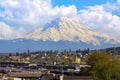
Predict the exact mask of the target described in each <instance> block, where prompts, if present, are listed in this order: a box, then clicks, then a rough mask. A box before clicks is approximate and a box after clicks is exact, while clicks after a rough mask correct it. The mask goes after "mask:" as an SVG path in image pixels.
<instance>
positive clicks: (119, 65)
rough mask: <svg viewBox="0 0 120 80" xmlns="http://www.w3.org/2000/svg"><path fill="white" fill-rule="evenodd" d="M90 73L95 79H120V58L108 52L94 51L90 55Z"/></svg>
mask: <svg viewBox="0 0 120 80" xmlns="http://www.w3.org/2000/svg"><path fill="white" fill-rule="evenodd" d="M87 64H88V65H90V67H89V68H88V69H87V71H88V73H89V74H90V75H92V76H93V78H94V80H120V60H119V58H118V59H117V58H114V57H113V56H111V55H110V54H107V53H106V52H100V51H94V52H93V53H92V54H90V55H89V56H88V60H87Z"/></svg>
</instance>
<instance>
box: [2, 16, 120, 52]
mask: <svg viewBox="0 0 120 80" xmlns="http://www.w3.org/2000/svg"><path fill="white" fill-rule="evenodd" d="M113 46H120V39H117V38H115V37H112V36H108V35H106V34H103V33H98V32H95V31H93V30H90V29H88V28H87V27H86V26H84V25H81V24H79V23H78V22H76V21H75V20H73V19H70V18H66V17H60V18H57V19H56V20H53V21H52V22H50V23H47V24H46V25H45V26H44V27H39V28H37V29H36V30H34V31H33V32H31V33H28V34H26V35H18V36H15V38H14V39H5V38H3V39H0V52H24V51H27V49H30V50H31V51H40V50H65V49H67V50H69V49H72V50H76V49H78V48H82V49H84V48H90V49H98V48H106V47H113Z"/></svg>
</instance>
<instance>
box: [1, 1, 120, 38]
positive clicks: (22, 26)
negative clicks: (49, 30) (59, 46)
mask: <svg viewBox="0 0 120 80" xmlns="http://www.w3.org/2000/svg"><path fill="white" fill-rule="evenodd" d="M60 16H65V17H68V18H73V19H75V20H76V21H78V22H79V23H80V24H83V25H85V26H86V27H89V28H90V29H92V30H96V31H98V32H101V33H106V34H109V35H114V36H117V37H120V0H0V39H1V38H2V37H5V38H15V37H16V35H21V34H26V33H29V32H31V31H32V30H34V29H36V28H37V27H43V25H44V24H45V23H48V22H50V21H51V20H54V19H56V18H58V17H60Z"/></svg>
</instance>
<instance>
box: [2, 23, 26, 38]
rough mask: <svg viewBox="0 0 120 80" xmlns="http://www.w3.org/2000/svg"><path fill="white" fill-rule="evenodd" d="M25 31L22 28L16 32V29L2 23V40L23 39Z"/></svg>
mask: <svg viewBox="0 0 120 80" xmlns="http://www.w3.org/2000/svg"><path fill="white" fill-rule="evenodd" d="M24 32H25V31H24V29H23V28H20V29H17V30H15V29H14V28H12V27H10V26H9V25H7V24H6V23H4V22H0V39H7V40H10V39H15V38H21V37H23V36H21V35H22V34H23V33H24Z"/></svg>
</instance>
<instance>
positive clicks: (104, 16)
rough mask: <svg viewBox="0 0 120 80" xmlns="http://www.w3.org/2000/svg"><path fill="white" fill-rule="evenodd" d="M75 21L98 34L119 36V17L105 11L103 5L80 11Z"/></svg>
mask: <svg viewBox="0 0 120 80" xmlns="http://www.w3.org/2000/svg"><path fill="white" fill-rule="evenodd" d="M77 19H78V20H79V22H80V23H82V24H84V25H86V26H88V27H89V28H90V29H93V30H96V31H98V32H101V33H106V34H109V35H113V36H119V35H120V33H119V32H120V17H119V16H116V15H112V13H110V12H107V11H105V8H104V6H103V5H96V6H94V7H92V6H89V7H88V9H86V10H80V11H79V15H77ZM116 33H117V34H116ZM119 37H120V36H119Z"/></svg>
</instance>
